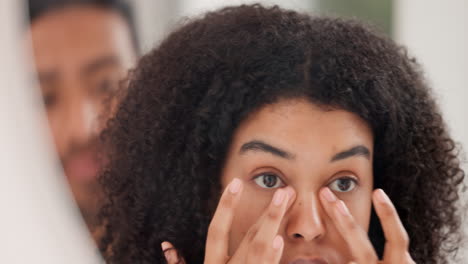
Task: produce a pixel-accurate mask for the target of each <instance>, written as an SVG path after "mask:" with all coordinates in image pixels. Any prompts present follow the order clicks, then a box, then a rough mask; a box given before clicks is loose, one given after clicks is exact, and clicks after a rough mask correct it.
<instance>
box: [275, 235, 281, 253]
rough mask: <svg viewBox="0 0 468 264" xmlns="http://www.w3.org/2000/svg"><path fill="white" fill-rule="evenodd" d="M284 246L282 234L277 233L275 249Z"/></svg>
mask: <svg viewBox="0 0 468 264" xmlns="http://www.w3.org/2000/svg"><path fill="white" fill-rule="evenodd" d="M282 246H283V238H282V237H281V236H280V235H277V236H276V237H275V239H273V249H275V250H278V249H280V248H281V247H282Z"/></svg>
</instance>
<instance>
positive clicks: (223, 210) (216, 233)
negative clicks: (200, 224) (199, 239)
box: [205, 178, 243, 264]
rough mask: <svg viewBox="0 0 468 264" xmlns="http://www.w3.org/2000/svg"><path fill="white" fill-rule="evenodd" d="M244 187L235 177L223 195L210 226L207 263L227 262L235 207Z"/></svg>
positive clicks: (207, 242)
mask: <svg viewBox="0 0 468 264" xmlns="http://www.w3.org/2000/svg"><path fill="white" fill-rule="evenodd" d="M242 187H243V186H242V181H241V180H239V179H237V178H234V179H233V180H232V181H231V183H229V185H228V186H227V187H226V189H225V190H224V192H223V194H222V195H221V199H220V200H219V203H218V207H217V208H216V212H215V214H214V216H213V219H212V220H211V223H210V226H209V228H208V235H207V240H206V249H205V264H219V263H226V260H227V258H228V242H229V231H230V229H231V223H232V219H233V217H234V209H235V208H236V206H237V204H238V202H239V198H240V196H241V193H242Z"/></svg>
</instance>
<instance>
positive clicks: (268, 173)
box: [253, 172, 285, 189]
mask: <svg viewBox="0 0 468 264" xmlns="http://www.w3.org/2000/svg"><path fill="white" fill-rule="evenodd" d="M263 176H274V177H275V178H276V179H277V180H278V181H279V184H280V186H276V185H277V184H274V185H273V186H272V187H268V186H266V187H263V186H261V184H262V182H260V180H261V179H262V177H263ZM253 181H254V182H255V184H257V185H258V186H260V187H261V188H264V189H276V188H281V187H284V186H285V183H284V181H283V179H281V177H280V176H278V175H277V173H274V172H263V173H260V174H258V175H256V176H255V177H254V178H253ZM263 183H264V180H263Z"/></svg>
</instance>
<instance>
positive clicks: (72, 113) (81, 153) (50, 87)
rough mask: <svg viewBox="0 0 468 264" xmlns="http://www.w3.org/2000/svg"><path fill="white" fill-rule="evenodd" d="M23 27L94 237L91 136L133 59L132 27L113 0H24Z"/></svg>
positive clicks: (123, 7) (98, 197)
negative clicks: (26, 8)
mask: <svg viewBox="0 0 468 264" xmlns="http://www.w3.org/2000/svg"><path fill="white" fill-rule="evenodd" d="M29 16H30V24H29V32H28V33H29V34H28V37H29V35H30V37H31V40H32V48H33V55H34V63H35V67H36V71H37V76H38V80H39V84H40V87H41V91H42V96H43V99H44V104H45V106H46V109H47V115H48V120H49V124H50V128H51V132H52V135H53V137H54V142H55V146H56V149H57V152H58V154H59V157H60V160H61V163H62V166H63V169H64V171H65V174H66V176H67V178H68V181H69V184H70V187H71V190H72V192H73V195H74V197H75V199H76V202H77V204H78V206H79V208H80V210H81V213H82V215H83V217H84V219H85V221H86V224H87V225H88V228H89V229H90V231H91V232H92V233H93V235H94V237H95V238H97V237H98V234H97V233H96V232H97V229H96V227H97V224H98V222H97V213H98V210H99V206H100V204H101V203H100V201H102V194H101V192H100V188H99V184H98V182H97V174H98V171H99V170H100V168H101V167H102V165H103V164H102V162H100V161H99V159H98V158H97V151H98V149H97V139H98V134H99V132H100V130H101V129H102V127H103V125H104V122H105V119H104V118H100V117H102V116H103V115H105V114H106V113H108V112H109V111H110V109H108V108H109V107H110V104H107V103H106V102H107V100H106V99H108V98H109V97H110V96H111V95H112V93H113V92H115V91H116V89H117V88H118V86H119V84H120V83H121V80H122V79H124V78H125V76H126V74H127V72H128V70H129V69H130V68H131V67H132V66H133V64H134V62H135V59H136V54H137V50H138V48H137V41H136V39H137V38H136V32H135V28H134V24H133V20H132V15H131V10H130V7H129V5H128V4H127V3H126V2H124V1H118V0H55V1H53V0H29Z"/></svg>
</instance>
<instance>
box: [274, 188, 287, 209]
mask: <svg viewBox="0 0 468 264" xmlns="http://www.w3.org/2000/svg"><path fill="white" fill-rule="evenodd" d="M285 196H286V195H285V193H284V190H282V189H278V190H277V191H276V192H275V196H274V197H273V204H274V205H276V206H280V205H281V204H282V203H283V201H284V198H285Z"/></svg>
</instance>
